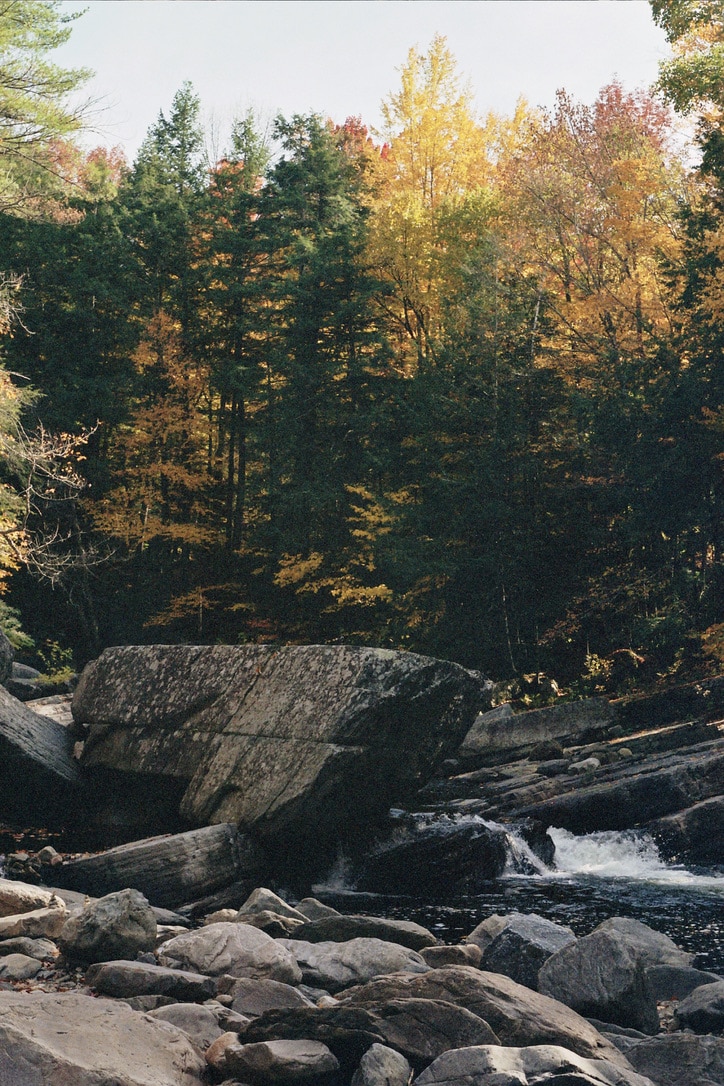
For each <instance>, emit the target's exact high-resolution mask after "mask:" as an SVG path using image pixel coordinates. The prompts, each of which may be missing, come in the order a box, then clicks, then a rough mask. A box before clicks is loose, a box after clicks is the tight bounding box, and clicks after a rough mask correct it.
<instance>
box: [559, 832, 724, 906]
mask: <svg viewBox="0 0 724 1086" xmlns="http://www.w3.org/2000/svg"><path fill="white" fill-rule="evenodd" d="M548 833H549V835H550V837H552V839H553V842H554V844H555V846H556V851H555V868H554V870H552V871H551V870H549V871H548V872H547V877H549V878H550V877H553V878H555V877H559V878H560V877H566V876H574V875H575V876H588V877H598V878H604V879H606V878H608V879H630V880H632V881H639V882H649V883H657V884H659V885H664V886H671V887H674V886H681V887H685V886H686V887H691V888H696V889H699V890H720V891H721V892H722V893H724V876H722V875H718V876H717V875H696V874H694V873H692V872H691V871H688V870H687V869H686V868H685V867H683V866H680V865H678V864H668V863H666V861H665V860H663V859H662V857H661V855H660V854H659V850H658V849H657V847H656V843H655V841H654V840H653V838H652V837H650V836H649V834H647V833H641V832H637V831H633V830H601V831H599V832H598V833H586V834H582V835H581V836H578V837H577V836H576V835H575V834H573V833H570V832H569V831H568V830H562V829H555V828H553V827H551V828H550V829H549V830H548Z"/></svg>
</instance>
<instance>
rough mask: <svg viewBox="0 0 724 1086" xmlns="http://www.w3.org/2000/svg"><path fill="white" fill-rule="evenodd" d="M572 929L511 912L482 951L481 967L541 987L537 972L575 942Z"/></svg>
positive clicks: (534, 986)
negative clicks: (559, 951)
mask: <svg viewBox="0 0 724 1086" xmlns="http://www.w3.org/2000/svg"><path fill="white" fill-rule="evenodd" d="M575 941H576V937H575V935H574V934H573V932H572V931H571V929H570V928H567V927H563V925H561V924H555V923H554V922H553V921H552V920H546V919H545V917H543V916H537V915H536V914H535V913H512V914H511V915H510V916H506V917H505V926H504V927H503V928H502V929H501V930H500V931H499V932H498V934H497V935H496V936H494V938H493V939H492V940H491V942H490V944H489V946H487V947H486V949H485V950H484V951H483V959H482V962H481V966H482V968H483V969H487V970H488V971H489V972H491V973H503V974H504V975H505V976H506V977H510V978H511V979H512V980H516V981H517V982H518V984H524V985H525V986H526V987H527V988H533V989H537V988H538V970H539V969H540V967H541V966H542V965H543V962H545V961H546V960H547V959H548V958H550V957H551V955H552V954H555V953H556V951H558V950H562V949H563V947H565V946H569V945H570V944H571V943H575Z"/></svg>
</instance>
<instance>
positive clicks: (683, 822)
mask: <svg viewBox="0 0 724 1086" xmlns="http://www.w3.org/2000/svg"><path fill="white" fill-rule="evenodd" d="M647 828H648V830H649V832H650V833H651V835H652V836H653V838H654V839H655V841H656V843H657V844H658V846H659V848H660V849H661V851H662V852H663V853H664V855H665V856H666V857H667V858H669V859H674V860H681V861H687V862H688V863H698V864H723V863H724V796H712V798H711V799H705V800H702V802H701V803H695V804H694V806H693V807H687V808H686V809H685V810H683V811H678V812H677V813H676V814H671V815H666V816H665V817H664V818H659V819H657V820H656V821H654V822H651V823H650V824H649V826H648V827H647Z"/></svg>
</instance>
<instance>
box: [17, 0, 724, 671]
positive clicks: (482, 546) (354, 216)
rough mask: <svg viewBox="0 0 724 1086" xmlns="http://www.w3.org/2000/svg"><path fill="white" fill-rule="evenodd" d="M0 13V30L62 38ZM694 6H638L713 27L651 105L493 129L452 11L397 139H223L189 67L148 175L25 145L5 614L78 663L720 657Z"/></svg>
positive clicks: (707, 217) (719, 414) (316, 124)
mask: <svg viewBox="0 0 724 1086" xmlns="http://www.w3.org/2000/svg"><path fill="white" fill-rule="evenodd" d="M5 7H6V9H7V10H2V9H1V8H0V35H1V34H2V33H3V30H4V28H5V29H6V30H7V20H8V11H12V10H15V11H17V10H18V8H20V9H22V10H24V11H28V12H29V13H30V14H32V17H33V18H34V19H37V18H38V11H39V10H42V12H43V13H44V14H45V16H47V17H50V16H52V18H53V19H55V20H56V21H55V23H54V24H53V27H52V29H53V33H58V32H59V30H60V29H61V28H62V25H63V23H62V17H61V15H60V13H59V12H58V11H57V10H56V5H53V4H43V3H33V2H32V0H28V2H25V0H23V2H22V3H20V4H18V3H14V4H8V5H6V6H5ZM713 7H714V8H717V12H713V11H709V10H708V9H707V10H706V11H703V8H702V6H701V5H698V4H695V3H687V2H685V0H676V3H674V2H671V3H666V2H664V0H654V2H653V3H652V11H653V14H654V17H655V18H656V19H657V20H658V21H659V22H660V23H661V25H662V26H664V29H665V30H666V31H667V33H668V34H669V37H670V40H672V41H674V42H677V43H679V45H682V44H686V43H687V42H690V41H695V42H696V48H695V49H691V48H689V49H683V48H682V49H681V51H680V55H679V54H677V55H676V56H675V59H674V60H673V61H672V62H670V64H669V65H668V67H667V68H665V69H664V70H663V71H662V77H661V88H660V91H659V92H658V93H656V94H651V93H649V92H644V91H641V92H636V93H631V92H628V91H626V90H624V88H623V87H622V86H621V85H619V84H618V83H615V82H614V83H611V84H610V85H609V86H607V87H605V88H603V89H602V91H601V92H600V94H599V96H598V98H597V100H596V101H595V102H594V103H592V104H582V103H579V102H576V101H574V100H573V99H572V98H571V97H570V96H568V95H567V94H566V93H565V92H560V93H559V95H558V98H557V103H556V106H555V108H554V109H553V110H551V111H548V112H546V111H543V110H538V109H532V108H530V107H528V106H527V105H526V104H525V103H523V102H521V103H520V104H519V106H518V108H517V110H516V111H515V114H514V115H513V116H511V117H500V116H494V115H491V116H489V117H487V118H485V119H483V120H480V119H479V118H477V117H476V115H475V112H474V110H473V106H472V98H471V93H470V91H469V89H468V88H466V86H465V85H464V83H463V81H462V80H461V78H460V76H459V73H458V71H457V67H456V63H455V60H454V57H453V56H452V55H451V53H450V51H449V49H448V47H447V44H446V42H445V39H444V38H442V37H439V36H438V37H436V38H435V39H434V40H433V41H432V42H431V44H430V45H429V47H428V48H427V50H426V51H425V52H421V51H420V50H417V49H413V50H411V51H410V53H409V55H408V58H407V62H406V64H405V65H404V66H403V68H402V69H401V73H400V83H399V86H398V88H397V89H396V90H395V91H393V92H392V93H391V94H390V95H389V97H388V98H387V99H386V101H385V103H384V122H385V124H384V129H385V130H384V132H383V133H382V134H380V135H378V134H374V133H371V132H369V131H368V129H367V128H366V127H365V125H364V124H363V122H362V120H361V119H359V118H352V119H349V120H347V121H346V122H345V123H344V124H343V125H335V124H333V123H331V122H329V121H328V120H327V119H326V118H324V117H321V116H317V115H299V116H293V117H291V118H278V119H277V120H276V122H275V123H274V125H273V126H272V128H271V130H270V131H265V130H263V129H262V127H261V126H260V125H259V123H258V121H257V119H256V118H255V117H254V116H253V115H252V114H248V115H246V116H243V117H241V118H239V119H238V120H237V121H236V122H235V124H234V127H233V132H232V135H231V139H230V143H229V146H228V148H227V149H226V151H225V153H224V156H223V158H222V159H221V160H220V161H214V162H209V161H208V157H207V155H206V151H205V147H206V138H205V133H204V131H203V128H202V125H201V122H200V115H201V114H200V103H199V100H198V98H197V96H196V95H195V93H194V90H193V88H192V87H191V86H190V85H189V84H184V86H183V87H182V88H181V89H180V90H179V92H178V93H177V95H176V96H175V98H174V101H173V104H172V106H171V109H170V111H169V112H168V115H166V114H164V113H161V114H160V115H159V118H158V121H157V122H156V123H155V124H154V125H153V126H152V128H151V129H150V131H149V132H148V135H147V137H146V139H145V141H144V143H143V145H142V146H141V148H140V151H139V153H138V155H137V157H136V160H135V161H134V162H133V163H132V164H128V163H126V162H125V161H124V159H123V156H122V155H121V154H120V153H118V152H109V151H106V150H102V149H101V150H95V151H92V152H90V153H87V152H83V151H81V150H80V149H79V147H78V145H77V144H76V143H75V142H73V140H72V138H71V137H70V136H69V135H68V134H67V133H66V132H64V131H63V130H62V125H59V124H58V125H56V129H55V130H53V131H52V133H51V134H50V135H48V133H44V134H42V135H41V138H40V139H39V143H38V146H40V147H42V150H43V155H44V156H45V159H44V162H43V163H42V165H43V168H44V172H43V177H42V178H41V179H40V180H42V184H41V183H40V180H38V177H37V176H35V175H33V176H31V177H30V178H27V179H26V174H27V170H28V167H27V160H26V159H25V158H23V159H22V163H21V166H19V167H17V168H15V169H14V170H8V171H6V172H7V176H8V177H9V178H11V180H12V184H11V185H10V184H9V183H8V185H6V186H5V188H4V189H0V254H2V269H3V272H4V278H3V284H4V291H5V294H4V296H5V297H6V299H7V320H6V335H5V337H4V340H3V359H4V371H3V373H2V374H0V376H2V378H3V381H4V382H5V384H6V385H7V389H6V392H5V396H6V398H9V399H8V402H9V405H10V407H11V408H12V411H11V414H12V412H13V411H14V412H15V414H14V415H13V417H12V418H11V419H9V420H7V421H6V420H5V419H4V418H3V417H2V414H1V412H0V431H3V432H5V433H7V434H8V435H9V438H8V441H6V443H5V444H6V446H8V448H9V446H10V445H12V444H13V442H14V443H15V445H17V443H18V442H19V441H20V440H21V431H22V434H25V435H26V438H27V440H28V441H29V440H30V436H29V435H32V439H33V441H38V440H40V441H41V442H42V439H43V435H45V436H46V445H48V446H50V445H51V444H52V442H50V441H49V438H48V435H50V434H53V435H55V437H54V439H53V440H54V442H55V444H54V445H53V448H52V450H50V451H48V452H47V457H48V460H47V464H46V462H44V461H38V463H36V462H35V461H34V462H33V465H32V468H31V469H23V470H25V472H26V476H27V486H30V488H31V490H32V500H30V499H27V497H26V500H25V505H24V509H23V514H22V517H20V520H19V519H18V518H19V516H20V514H19V510H18V507H17V503H18V501H19V500H20V501H22V494H26V495H27V492H28V491H27V486H26V489H25V490H23V487H22V486H20V485H19V481H21V480H22V479H23V478H25V477H24V476H23V475H22V470H21V469H19V468H18V466H17V464H16V463H14V462H13V460H12V457H11V456H10V455H9V452H7V453H6V452H5V450H4V451H3V456H4V466H3V468H2V471H3V478H4V483H5V489H4V491H3V493H5V494H6V495H7V497H8V501H10V503H11V505H12V503H15V505H13V506H12V508H9V509H8V512H7V518H8V525H9V528H8V532H9V535H8V537H7V538H8V539H12V538H13V532H15V533H16V535H15V537H14V539H15V542H14V545H13V547H12V548H11V549H10V550H9V552H8V559H7V562H6V565H7V567H8V576H7V577H6V580H5V585H6V593H5V596H4V599H5V604H4V614H5V615H6V619H7V622H8V623H10V624H12V622H14V621H16V620H17V615H18V614H19V615H20V616H21V618H22V622H23V624H24V626H25V628H26V629H27V630H28V631H29V632H30V633H31V634H32V635H33V636H34V638H35V639H36V641H39V642H42V641H43V640H59V641H61V642H62V643H63V644H66V645H69V646H71V647H72V648H73V650H74V651H75V653H76V657H77V659H78V661H79V662H83V661H84V660H85V659H87V658H89V657H91V656H93V655H95V654H96V653H97V652H98V651H99V650H100V648H102V647H103V646H104V645H107V644H113V643H119V642H142V641H151V640H153V641H159V640H184V641H203V642H207V641H223V642H229V643H239V642H245V641H252V642H253V641H265V642H280V643H284V642H290V641H292V642H294V641H304V642H325V643H328V642H355V643H367V644H375V645H381V646H388V647H394V648H398V647H403V648H408V649H411V650H414V651H418V652H424V653H430V654H433V655H436V656H441V657H446V658H450V659H454V660H457V661H459V662H460V663H462V664H464V665H466V666H470V667H476V668H481V669H482V670H483V671H485V672H486V673H488V674H490V675H492V676H494V677H496V678H504V677H513V676H519V675H521V674H523V673H529V672H536V673H537V672H547V673H548V674H551V675H553V676H555V677H556V678H557V679H559V681H561V682H562V683H565V684H566V685H567V686H568V687H569V688H571V689H572V690H575V691H578V692H589V691H595V690H609V691H617V690H623V689H627V688H637V687H646V686H650V685H652V684H655V683H656V682H658V681H662V680H666V679H670V678H671V677H672V676H677V677H684V678H686V677H692V676H696V675H699V674H702V673H705V672H707V671H711V670H712V669H717V668H720V667H721V660H722V653H724V565H723V562H724V555H723V554H722V550H723V548H724V530H723V529H724V521H723V516H724V486H723V483H724V475H723V474H722V472H723V467H724V453H723V452H722V432H723V431H724V371H723V370H722V363H721V345H722V320H723V319H724V305H723V304H722V299H723V298H724V293H723V292H722V286H721V279H722V274H723V273H722V259H723V254H724V249H723V248H722V244H721V237H722V222H723V221H724V220H723V219H722V212H723V211H724V140H723V138H722V126H721V117H720V109H719V104H718V103H719V101H720V98H721V92H720V90H719V87H720V84H719V83H716V84H715V85H712V83H711V69H712V64H713V61H712V58H714V60H716V58H717V57H718V48H719V43H720V41H721V39H722V24H721V18H720V16H721V12H719V11H718V9H719V7H720V5H713ZM702 12H703V13H702ZM58 20H60V21H58ZM51 21H52V20H51ZM704 31H705V32H704ZM697 64H698V65H699V67H698V68H697ZM687 65H688V68H687ZM702 73H703V74H702ZM705 76H706V78H709V80H710V82H709V83H706V81H705ZM75 78H76V80H77V78H79V75H78V73H75ZM2 85H3V71H2V69H1V68H0V112H3V113H6V114H10V111H11V110H10V105H8V106H7V107H6V105H5V104H4V103H3V100H2ZM64 93H65V88H64V87H60V88H59V95H60V97H61V98H62V95H63V94H64ZM669 103H672V104H673V105H674V106H675V107H676V108H677V109H679V110H683V109H690V108H691V107H692V106H697V107H698V108H699V117H700V120H699V128H698V135H697V138H696V142H695V145H694V150H692V144H691V143H688V144H687V145H686V146H683V147H682V144H681V139H680V138H679V135H678V132H679V129H678V126H677V120H676V116H675V114H673V113H672V112H671V108H670V105H669ZM51 127H52V126H51ZM51 136H52V138H51ZM4 139H5V137H4V136H3V134H2V128H1V127H0V158H3V156H6V155H7V151H6V150H4V148H5V147H6V144H5V142H4ZM695 151H696V153H698V156H699V157H698V158H696V159H695V162H696V164H695V165H692V164H691V163H692V160H694V152H695ZM3 160H4V161H5V159H3ZM49 164H50V167H52V168H51V169H48V167H49ZM36 173H37V171H36ZM46 174H47V176H49V177H51V178H52V179H53V184H52V185H50V189H49V188H48V181H47V177H46ZM26 180H27V184H26ZM24 186H25V187H24ZM5 193H7V199H5V198H4V196H5ZM21 196H22V199H20V197H21ZM3 388H5V385H2V386H0V401H2V397H3ZM0 407H2V403H1V402H0ZM21 417H22V419H23V420H24V421H23V423H22V425H21V423H20V422H19V419H20V418H21ZM40 420H42V430H39V429H38V426H39V425H40ZM38 435H40V437H39V436H38ZM58 435H61V436H60V437H59V436H58ZM58 442H59V443H60V444H59V445H58ZM63 442H65V445H63ZM44 464H45V467H44V468H43V465H44ZM43 470H44V471H45V474H44V475H43ZM31 480H32V481H31ZM38 480H40V481H39V482H38ZM81 483H82V484H84V485H83V486H82V487H81V485H80V484H81ZM18 495H21V498H20V499H19V498H18ZM0 496H2V495H0ZM1 513H2V510H1V509H0V514H1ZM18 524H20V527H18ZM18 533H19V534H18ZM0 557H2V555H0ZM13 616H15V619H13Z"/></svg>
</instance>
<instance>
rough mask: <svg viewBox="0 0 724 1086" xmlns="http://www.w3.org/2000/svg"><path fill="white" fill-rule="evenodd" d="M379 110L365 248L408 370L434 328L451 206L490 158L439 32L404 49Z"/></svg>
mask: <svg viewBox="0 0 724 1086" xmlns="http://www.w3.org/2000/svg"><path fill="white" fill-rule="evenodd" d="M382 109H383V116H384V121H385V132H384V136H385V139H386V140H387V143H386V144H385V146H384V147H383V154H382V163H381V169H380V179H379V180H380V184H379V191H378V201H377V204H376V207H375V212H374V215H373V219H372V242H371V250H372V253H373V257H374V260H375V262H376V264H377V265H378V266H379V268H380V270H381V272H382V273H383V275H384V276H385V277H386V278H387V280H388V281H389V282H390V283H391V286H392V296H391V299H390V312H391V315H392V317H393V319H394V322H395V324H396V326H397V329H398V332H399V335H400V345H401V348H402V365H403V368H405V369H406V370H408V371H412V370H414V368H415V366H416V365H418V364H419V363H420V362H422V361H423V360H424V359H425V358H427V357H429V356H430V355H431V354H432V353H434V344H435V341H436V338H437V337H438V335H439V332H440V322H441V308H442V306H441V302H442V296H443V294H444V286H443V281H444V278H445V274H446V253H447V248H448V243H449V240H450V233H451V227H452V225H453V222H452V220H453V219H454V216H452V215H451V212H452V211H453V210H454V209H455V208H457V207H459V206H460V205H461V204H462V203H463V202H464V201H465V200H467V199H468V198H469V197H470V196H471V194H475V193H477V192H478V190H479V189H480V188H481V186H483V184H484V183H485V182H486V181H487V180H488V179H489V171H490V163H489V160H488V157H487V154H486V145H485V141H484V134H483V130H482V128H481V126H480V125H479V123H478V122H477V120H476V118H475V115H474V113H473V109H472V96H471V92H470V90H469V89H468V88H467V87H465V86H463V85H462V83H461V80H460V77H459V76H458V74H457V66H456V62H455V59H454V57H453V56H452V54H451V52H450V50H449V49H448V47H447V44H446V41H445V38H443V37H441V36H440V35H437V36H436V37H435V38H434V39H433V41H432V43H431V45H430V48H429V50H428V52H427V53H420V52H418V50H417V49H411V50H410V52H409V54H408V57H407V63H406V64H405V65H404V67H403V68H402V70H401V87H400V90H399V91H398V92H397V93H396V94H391V95H390V96H389V98H388V99H387V100H386V101H385V102H384V103H383V107H382ZM410 346H412V348H413V351H412V355H410V353H409V348H410ZM405 348H407V350H405Z"/></svg>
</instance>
